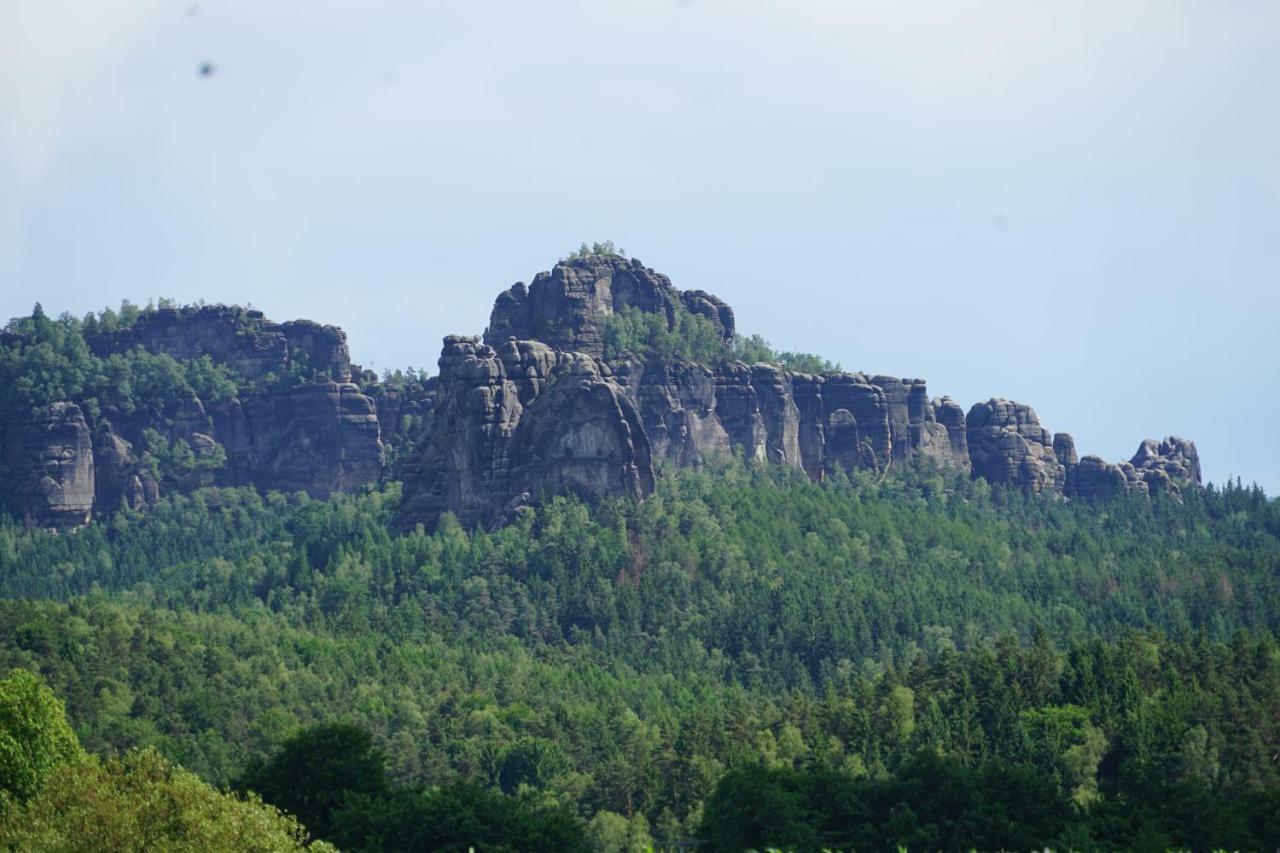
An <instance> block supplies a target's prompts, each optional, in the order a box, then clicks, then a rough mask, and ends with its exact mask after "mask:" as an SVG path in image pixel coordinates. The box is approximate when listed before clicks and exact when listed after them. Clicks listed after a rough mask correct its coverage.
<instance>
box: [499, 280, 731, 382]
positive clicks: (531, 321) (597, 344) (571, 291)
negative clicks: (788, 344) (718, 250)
mask: <svg viewBox="0 0 1280 853" xmlns="http://www.w3.org/2000/svg"><path fill="white" fill-rule="evenodd" d="M624 308H636V309H639V310H641V311H645V312H648V313H651V314H661V315H662V316H663V317H664V318H666V321H667V324H668V326H669V327H671V328H674V327H675V325H676V312H677V310H678V309H684V310H687V311H690V312H692V313H694V314H698V315H700V316H703V317H706V318H707V319H708V320H710V321H711V323H712V325H714V326H715V327H716V330H717V331H718V332H719V333H720V335H721V337H722V338H723V339H724V340H726V341H728V340H731V339H732V338H733V334H734V320H733V310H732V309H731V308H729V306H728V305H726V304H725V303H724V302H722V301H720V300H719V299H717V298H716V297H714V296H712V295H711V294H709V293H705V292H703V291H700V290H694V291H686V292H684V293H681V292H680V291H679V290H677V289H676V288H675V287H673V286H672V284H671V280H670V279H669V278H667V277H666V276H665V275H662V274H661V273H656V272H654V271H653V270H651V269H649V268H648V267H646V266H645V265H644V264H642V263H641V262H640V261H638V260H635V259H630V260H629V259H627V258H621V257H614V256H605V255H591V256H588V257H586V258H580V259H576V260H572V261H561V262H560V263H558V264H556V265H555V267H554V268H553V269H552V270H551V271H550V272H540V273H538V274H537V275H536V276H534V278H533V281H532V282H531V283H530V284H528V285H527V286H526V285H525V284H524V283H523V282H519V283H517V284H515V285H514V286H512V287H511V288H510V289H508V290H506V291H504V292H503V293H502V294H501V295H499V296H498V299H497V301H496V302H495V303H494V306H493V313H492V314H491V315H490V318H489V328H488V329H487V330H486V331H485V333H484V341H485V343H487V344H489V345H490V346H495V347H496V346H501V345H502V344H503V343H505V342H506V341H507V340H508V339H511V338H514V339H516V340H538V341H542V342H543V343H545V344H547V345H548V346H550V347H552V348H553V349H558V350H564V351H567V352H582V353H586V354H587V355H591V356H596V357H601V356H603V355H604V321H605V318H606V317H608V316H610V315H611V314H614V313H615V312H618V311H621V310H623V309H624Z"/></svg>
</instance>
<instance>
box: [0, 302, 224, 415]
mask: <svg viewBox="0 0 1280 853" xmlns="http://www.w3.org/2000/svg"><path fill="white" fill-rule="evenodd" d="M37 308H39V306H37ZM98 322H99V326H100V325H101V323H102V321H98ZM7 331H9V332H12V333H14V334H15V335H18V336H19V337H17V338H16V339H15V340H14V341H13V342H12V343H10V344H8V345H5V346H0V415H3V416H6V417H7V416H12V415H13V414H14V413H19V414H22V413H26V412H29V411H31V410H33V409H38V408H40V407H42V406H47V405H48V404H50V403H54V402H58V401H63V400H67V401H71V402H75V403H78V404H80V405H81V406H82V407H84V408H85V409H86V411H88V412H89V414H90V416H91V417H96V415H97V413H98V412H99V411H100V410H101V409H102V408H103V407H106V406H111V407H114V408H116V409H118V410H120V411H121V412H124V413H126V414H129V413H132V412H135V411H139V410H143V411H154V412H163V411H164V410H165V409H166V408H167V407H168V406H169V405H170V404H172V403H173V402H175V401H177V400H179V399H181V398H183V397H185V396H187V395H189V394H192V393H195V394H196V395H198V396H199V397H200V398H201V399H202V400H203V401H205V403H216V402H220V401H222V400H226V399H229V398H230V397H232V396H234V395H235V394H236V392H237V388H238V385H237V382H238V380H237V377H236V375H235V373H234V372H233V371H232V370H231V369H230V368H228V367H226V366H225V365H220V364H215V363H214V362H213V361H212V360H210V359H209V358H208V356H205V357H202V358H200V359H195V360H191V361H182V362H179V361H176V360H174V359H173V358H172V357H170V356H168V355H163V354H161V355H156V354H153V353H149V352H147V351H146V350H143V349H141V348H136V349H133V350H130V351H128V352H125V353H113V354H111V355H109V356H107V357H106V358H100V357H98V356H95V355H94V354H93V353H92V352H91V351H90V349H89V344H88V343H87V341H86V339H85V335H84V326H83V324H82V322H81V321H80V320H76V319H75V318H73V317H71V316H69V315H66V314H64V315H62V316H61V317H59V318H58V319H57V320H51V319H49V318H48V317H46V316H45V315H44V313H43V312H42V311H34V312H33V313H32V316H30V317H20V318H16V319H14V320H11V321H10V322H9V325H8V327H7Z"/></svg>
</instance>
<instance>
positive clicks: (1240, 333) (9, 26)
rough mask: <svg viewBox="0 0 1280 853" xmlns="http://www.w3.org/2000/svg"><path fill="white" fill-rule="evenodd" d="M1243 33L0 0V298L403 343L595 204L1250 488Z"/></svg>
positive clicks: (769, 318) (992, 20)
mask: <svg viewBox="0 0 1280 853" xmlns="http://www.w3.org/2000/svg"><path fill="white" fill-rule="evenodd" d="M1277 44H1280V3H1276V2H1270V0H1266V1H1265V2H1264V1H1263V0H1258V1H1257V2H1228V0H1214V2H1202V3H1186V2H1178V0H1153V2H1098V3H1089V2H1043V3H1041V2H1035V3H1030V2H994V0H992V2H964V1H963V0H946V2H929V3H926V2H919V3H912V2H901V1H900V2H885V3H870V2H867V3H861V2H830V1H829V2H819V0H785V2H782V1H781V0H779V2H763V0H691V1H690V0H683V2H677V0H594V2H568V0H565V2H559V0H540V1H538V2H535V0H526V2H514V0H507V2H496V0H462V1H461V2H455V3H448V4H443V3H434V2H414V3H410V2H389V1H386V2H378V0H362V1H361V2H354V0H352V2H344V3H335V2H323V0H310V1H309V2H305V3H302V2H274V3H269V2H262V0H244V2H231V0H194V2H192V0H175V1H174V2H170V0H164V1H163V2H151V0H135V2H123V0H94V2H92V3H86V2H82V0H76V2H69V0H40V2H38V3H37V2H28V0H0V315H3V317H9V316H12V315H14V314H19V313H25V312H26V311H28V310H29V309H30V307H31V305H32V303H33V302H35V301H36V300H40V301H41V302H43V303H44V305H45V307H46V309H48V310H50V311H54V312H57V311H62V310H70V311H72V312H74V313H76V314H82V313H84V312H85V311H87V310H89V309H95V308H101V307H103V306H104V305H108V304H111V305H116V304H118V303H119V301H120V300H121V299H122V298H126V297H127V298H130V299H132V300H134V301H140V302H145V301H146V300H147V298H149V297H158V296H171V297H176V298H178V299H180V300H183V301H191V300H195V299H198V298H203V299H206V300H208V301H225V302H246V301H248V302H252V303H254V304H255V305H257V306H258V307H261V308H263V309H264V310H266V311H267V313H268V314H269V315H270V316H272V317H275V318H278V319H288V318H292V317H297V316H306V317H310V318H313V319H316V320H320V321H323V322H330V323H337V324H339V325H341V326H343V327H344V328H345V329H346V330H347V332H348V334H349V336H350V341H351V348H352V352H353V354H354V356H355V357H356V358H357V360H359V361H362V362H363V363H365V364H366V365H369V364H372V365H374V366H375V367H377V368H378V369H381V368H384V367H388V366H404V365H407V364H414V365H422V364H426V365H429V366H430V368H431V370H432V372H434V370H435V361H436V358H437V357H438V355H439V345H440V338H441V337H442V336H443V335H444V334H446V333H451V332H466V333H478V332H480V331H481V330H482V329H483V328H484V326H485V323H486V321H487V318H488V311H489V307H490V305H491V302H492V299H493V296H494V295H495V294H496V293H497V292H498V291H499V290H500V289H501V288H503V287H506V286H508V285H510V284H511V283H512V282H514V281H516V280H526V281H527V280H528V279H529V278H530V277H531V276H532V275H533V274H534V273H536V272H537V271H539V270H542V269H546V268H549V267H550V265H551V264H553V263H554V261H555V259H556V258H557V257H558V256H560V255H562V254H564V253H566V252H567V251H569V250H570V249H572V248H573V247H574V246H576V245H577V244H578V243H579V242H581V241H583V240H600V239H612V240H614V241H615V242H616V243H618V244H619V245H621V246H623V247H625V248H626V249H627V250H628V251H629V252H630V253H631V254H633V255H635V256H638V257H640V258H641V259H642V260H644V261H645V263H647V264H648V265H650V266H653V267H655V268H656V269H658V270H660V271H663V272H666V273H667V274H668V275H670V276H671V277H672V279H673V280H674V282H675V283H676V284H677V285H678V286H680V287H684V288H703V289H706V290H710V291H713V292H715V293H718V294H719V295H721V296H722V297H724V298H725V299H726V300H727V301H729V302H730V303H731V304H732V305H733V306H734V307H735V309H736V310H737V314H738V320H739V327H740V328H741V329H742V330H744V331H747V332H751V331H759V332H760V333H762V334H763V335H764V336H765V337H766V338H768V339H770V340H771V341H773V342H774V343H775V344H776V345H778V346H780V347H783V348H801V349H806V350H811V351H816V352H819V353H821V354H824V355H826V356H828V357H830V358H832V359H835V360H839V361H841V362H843V363H844V365H845V366H846V367H849V368H854V369H862V370H868V371H874V372H882V373H891V374H896V375H905V376H922V377H925V378H927V379H928V381H929V388H930V391H931V393H933V394H935V395H939V394H943V393H945V394H950V395H951V396H952V397H954V398H956V399H957V400H958V401H960V402H961V404H962V405H964V406H965V407H966V408H967V407H968V406H969V405H970V404H972V403H973V402H975V401H977V400H981V399H986V398H988V397H991V396H1004V397H1009V398H1012V399H1016V400H1020V401H1024V402H1028V403H1031V404H1032V405H1034V406H1035V408H1036V409H1037V411H1038V412H1039V413H1040V416H1041V419H1042V421H1043V422H1044V423H1045V425H1046V426H1048V427H1049V428H1050V429H1053V430H1055V431H1057V430H1065V431H1068V432H1071V433H1072V434H1073V435H1074V436H1075V438H1076V443H1077V447H1078V448H1079V449H1080V451H1081V453H1082V454H1083V453H1099V454H1101V455H1104V456H1106V457H1107V458H1110V459H1120V458H1128V457H1129V456H1130V455H1131V454H1132V453H1133V451H1134V449H1135V448H1136V447H1137V444H1138V442H1139V440H1140V439H1142V438H1144V437H1146V436H1163V435H1165V434H1167V433H1178V434H1183V435H1187V436H1189V437H1191V438H1194V439H1195V440H1196V442H1197V444H1198V446H1199V448H1200V452H1201V455H1202V458H1203V460H1204V465H1205V471H1206V474H1207V476H1208V477H1209V478H1211V479H1214V480H1218V481H1221V480H1222V479H1224V478H1225V477H1227V476H1229V475H1230V476H1235V475H1239V476H1241V477H1243V478H1244V479H1245V480H1246V482H1247V481H1250V480H1256V481H1258V482H1260V483H1262V484H1263V485H1264V486H1265V487H1266V488H1267V491H1268V493H1270V494H1276V493H1278V492H1280V452H1278V451H1277V450H1276V447H1277V446H1278V444H1280V442H1277V439H1276V438H1275V436H1276V433H1277V424H1280V399H1278V398H1280V394H1278V393H1277V392H1280V387H1278V386H1280V382H1278V381H1277V380H1280V343H1278V342H1277V337H1278V335H1277V317H1280V293H1278V291H1280V288H1278V285H1280V106H1277V105H1278V104H1280V50H1277V47H1276V46H1277ZM204 61H210V62H212V63H214V65H215V66H216V72H215V73H214V74H213V75H212V76H211V77H208V78H202V77H200V76H199V75H198V74H197V68H198V66H199V65H200V64H201V63H202V62H204Z"/></svg>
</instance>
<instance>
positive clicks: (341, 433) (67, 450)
mask: <svg viewBox="0 0 1280 853" xmlns="http://www.w3.org/2000/svg"><path fill="white" fill-rule="evenodd" d="M86 340H87V342H88V343H89V345H90V348H91V350H92V351H93V352H94V353H95V354H96V355H98V356H99V357H108V356H110V355H112V354H114V353H122V352H127V351H129V350H132V349H135V348H139V347H140V348H142V349H145V350H147V351H149V352H152V353H156V354H165V355H169V356H171V357H173V358H175V359H177V360H180V361H182V360H189V359H198V358H201V357H205V356H207V357H209V358H210V359H211V360H212V361H214V362H215V363H218V364H222V365H225V366H227V367H230V368H231V369H232V370H234V371H235V372H236V374H237V376H238V379H239V381H240V382H239V391H238V392H237V394H236V395H234V396H231V397H229V398H228V399H222V400H201V399H200V398H199V397H197V396H196V395H195V394H194V393H188V394H185V395H181V396H179V397H178V398H177V399H175V400H172V401H170V402H169V403H168V404H167V405H161V402H160V401H154V400H144V401H142V402H143V405H137V406H133V407H131V408H129V409H128V410H127V411H122V410H120V409H119V408H116V407H115V406H113V405H110V404H108V405H103V406H102V407H101V411H100V412H98V411H95V413H94V414H93V415H92V416H90V415H89V414H88V413H87V412H86V410H84V409H83V407H81V406H79V405H77V401H60V402H55V403H53V404H51V405H48V406H45V407H43V408H42V409H40V410H38V411H37V412H35V413H34V414H32V415H30V416H16V415H10V416H9V417H8V418H6V419H5V422H3V423H0V451H2V452H0V459H2V460H3V463H4V465H3V470H0V507H3V508H6V509H8V510H9V511H10V512H11V513H12V514H15V515H17V516H19V517H23V518H26V519H28V520H30V521H31V522H32V523H34V524H39V525H42V526H48V527H59V528H65V527H75V526H78V525H81V524H85V523H86V522H88V521H89V520H90V519H91V518H92V517H93V516H95V515H102V514H105V513H110V512H113V511H115V510H117V509H120V508H123V507H129V508H133V509H138V508H140V507H142V506H144V505H145V504H148V503H151V502H154V501H155V500H156V498H157V497H158V496H159V495H160V494H161V493H163V492H164V491H189V490H191V489H194V488H199V487H202V486H241V485H252V486H256V487H258V488H260V489H262V490H264V491H265V490H272V489H275V490H281V491H305V492H307V493H309V494H311V495H313V496H316V497H323V496H326V495H328V494H331V493H333V492H337V491H350V490H352V489H355V488H359V487H363V486H365V485H368V484H370V483H375V482H377V481H378V480H379V479H380V478H381V477H382V473H383V462H384V457H383V452H384V450H383V444H382V441H381V431H380V425H379V419H378V409H377V407H376V404H375V402H374V401H373V399H372V398H370V397H368V396H366V395H365V394H363V393H362V392H361V390H360V388H359V387H358V386H356V385H355V384H352V383H350V382H349V381H348V380H349V379H350V377H352V376H353V375H354V374H358V373H359V372H360V371H359V369H358V368H356V367H354V366H353V365H352V364H351V362H350V358H349V355H348V352H347V343H346V335H345V334H344V333H343V332H342V330H341V329H338V328H336V327H334V326H321V325H320V324H318V323H313V322H310V321H307V320H299V321H295V322H291V323H282V324H277V323H272V322H271V321H269V320H267V319H266V318H264V317H263V316H262V314H261V313H260V312H257V311H253V310H246V309H242V308H233V307H226V306H203V307H199V308H195V307H191V308H183V309H173V308H161V309H159V310H154V311H148V312H144V313H143V314H142V315H141V316H140V317H139V318H138V319H137V321H136V322H135V323H134V324H133V325H130V326H128V327H126V328H124V329H120V330H116V331H111V332H107V333H94V332H91V333H88V334H86ZM21 343H22V339H21V336H18V335H15V334H13V333H7V334H6V339H5V342H4V345H6V346H15V345H20V344H21ZM157 436H158V439H157ZM157 440H158V441H159V442H161V444H162V445H163V447H152V446H151V443H152V442H155V441H157ZM175 448H178V449H177V450H175ZM157 453H162V454H168V455H169V456H172V459H171V460H167V461H168V464H157V461H151V462H148V460H147V458H146V456H147V454H151V455H153V456H154V455H155V454H157ZM158 461H161V462H163V461H166V460H158ZM157 469H158V476H157V473H156V471H157Z"/></svg>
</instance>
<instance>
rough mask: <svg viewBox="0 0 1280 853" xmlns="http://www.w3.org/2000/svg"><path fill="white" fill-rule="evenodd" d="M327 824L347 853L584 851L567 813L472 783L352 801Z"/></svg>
mask: <svg viewBox="0 0 1280 853" xmlns="http://www.w3.org/2000/svg"><path fill="white" fill-rule="evenodd" d="M335 823H336V824H337V826H338V830H337V832H336V833H335V835H334V836H333V840H334V842H335V843H336V844H337V845H338V846H339V847H341V848H342V849H343V850H349V851H369V853H373V851H381V850H442V851H457V853H463V851H467V850H471V849H475V850H494V851H501V853H523V851H529V853H540V851H544V850H557V851H560V850H563V851H565V852H566V853H586V851H588V850H590V849H591V848H590V847H588V846H587V844H586V839H585V833H584V831H583V827H582V824H581V822H580V821H579V820H578V818H577V817H576V816H575V815H574V814H573V812H572V810H571V809H569V808H567V807H565V806H557V805H555V804H554V803H550V802H546V801H544V800H541V799H539V798H537V797H534V796H528V795H526V796H520V797H509V796H506V795H504V794H501V793H498V792H495V791H489V790H485V789H484V788H481V787H479V786H476V785H466V784H455V785H446V786H444V787H440V788H426V789H413V788H402V789H398V790H396V791H393V792H391V793H390V794H387V795H384V796H381V797H369V796H359V797H352V798H351V800H350V801H349V802H348V805H347V806H346V808H344V809H343V810H342V811H341V812H339V813H338V815H337V816H336V818H335Z"/></svg>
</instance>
